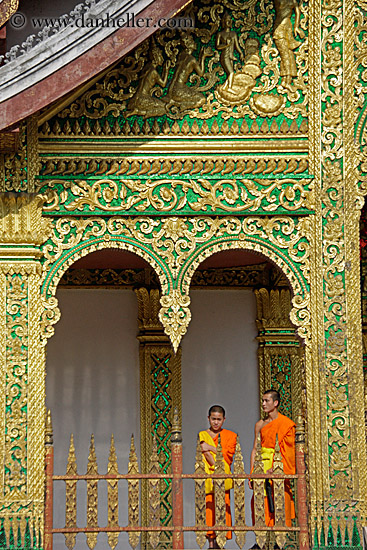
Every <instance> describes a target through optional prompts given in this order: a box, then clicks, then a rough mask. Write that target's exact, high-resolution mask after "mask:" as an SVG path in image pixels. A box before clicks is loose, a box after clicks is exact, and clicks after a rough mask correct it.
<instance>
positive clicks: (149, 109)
mask: <svg viewBox="0 0 367 550" xmlns="http://www.w3.org/2000/svg"><path fill="white" fill-rule="evenodd" d="M149 58H150V61H149V62H148V63H147V65H146V66H145V67H144V69H143V72H142V75H141V79H140V82H139V84H138V87H137V89H136V92H135V93H134V95H133V97H132V98H131V99H130V101H129V104H128V108H127V111H126V117H130V116H132V115H141V116H142V117H143V118H146V117H149V116H161V115H164V114H165V112H166V105H165V103H164V101H162V100H161V99H160V98H159V97H157V93H158V90H159V88H157V85H158V86H160V87H161V89H162V88H164V87H165V86H166V85H167V79H168V70H169V67H170V62H169V61H166V62H165V63H164V60H163V55H162V52H161V51H160V49H159V48H158V47H157V45H156V44H155V41H154V38H152V43H151V49H150V52H149ZM159 66H163V71H162V75H160V74H159V73H158V71H157V67H159ZM161 93H162V92H161Z"/></svg>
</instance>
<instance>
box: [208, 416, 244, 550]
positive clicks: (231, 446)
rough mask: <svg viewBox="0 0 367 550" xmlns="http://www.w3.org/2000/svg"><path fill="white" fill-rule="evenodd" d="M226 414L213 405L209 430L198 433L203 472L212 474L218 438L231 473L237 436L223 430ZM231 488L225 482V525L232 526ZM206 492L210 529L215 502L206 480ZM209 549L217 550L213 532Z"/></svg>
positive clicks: (211, 487)
mask: <svg viewBox="0 0 367 550" xmlns="http://www.w3.org/2000/svg"><path fill="white" fill-rule="evenodd" d="M225 417H226V413H225V411H224V409H223V407H222V406H221V405H213V406H211V407H210V409H209V413H208V420H209V428H208V429H207V430H203V431H201V432H200V433H199V439H200V445H201V451H202V453H203V458H204V465H205V472H206V473H208V474H212V473H213V472H214V465H215V460H216V454H217V446H218V436H219V435H220V441H221V445H222V453H223V461H224V468H225V472H226V474H230V473H231V464H232V461H233V456H234V453H235V451H236V443H237V434H235V433H234V432H231V431H230V430H225V429H224V428H223V424H224V421H225ZM232 487H233V480H232V479H226V481H225V503H226V524H227V525H228V526H231V525H232V520H231V501H230V493H229V492H230V489H232ZM205 492H206V524H207V525H208V526H209V527H211V526H212V525H215V501H214V487H213V481H212V480H211V479H207V480H206V482H205ZM226 536H227V539H231V538H232V532H231V531H228V532H227V535H226ZM207 538H208V540H209V548H219V546H218V543H217V539H216V535H215V532H214V531H208V533H207Z"/></svg>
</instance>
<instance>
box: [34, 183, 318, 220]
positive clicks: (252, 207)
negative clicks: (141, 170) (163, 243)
mask: <svg viewBox="0 0 367 550" xmlns="http://www.w3.org/2000/svg"><path fill="white" fill-rule="evenodd" d="M53 189H54V190H53ZM42 198H43V199H44V200H45V206H44V211H45V212H48V213H59V212H60V213H62V214H67V213H69V212H76V211H81V212H83V213H84V214H85V213H87V212H88V211H90V212H95V211H96V212H97V213H98V212H111V213H123V212H129V213H130V214H132V213H133V212H134V211H135V212H136V213H141V212H149V213H150V212H152V213H155V212H164V213H168V212H173V211H174V212H177V213H181V212H182V213H189V212H192V213H196V212H205V211H209V212H213V213H214V212H215V213H216V212H219V213H227V212H255V211H257V212H261V211H264V212H276V211H285V212H287V211H288V212H294V211H309V210H312V209H313V207H314V199H313V185H312V183H311V182H310V181H309V180H305V179H292V178H284V177H283V178H282V179H274V180H273V179H268V180H267V179H219V180H217V179H214V180H211V179H204V178H196V179H185V180H181V179H178V178H174V179H172V180H171V179H160V178H157V179H150V178H149V179H140V178H139V179H131V180H129V179H120V180H116V179H107V178H106V179H101V180H97V181H91V182H90V181H88V180H80V179H78V180H64V179H63V180H57V179H51V180H49V181H48V189H47V191H46V192H45V194H44V195H42Z"/></svg>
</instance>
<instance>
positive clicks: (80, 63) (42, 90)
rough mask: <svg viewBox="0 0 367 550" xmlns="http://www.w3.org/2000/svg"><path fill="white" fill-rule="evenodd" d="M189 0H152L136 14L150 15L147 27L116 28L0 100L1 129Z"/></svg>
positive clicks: (113, 57) (95, 69)
mask: <svg viewBox="0 0 367 550" xmlns="http://www.w3.org/2000/svg"><path fill="white" fill-rule="evenodd" d="M188 3H190V0H189V2H188V0H155V2H154V3H153V4H151V5H150V6H148V7H147V8H145V10H143V11H142V12H141V13H139V17H151V18H152V20H151V24H150V26H149V27H148V28H137V27H135V28H132V27H129V28H123V29H119V30H118V31H116V32H115V33H113V34H112V35H110V36H109V37H108V38H106V39H105V40H103V41H102V42H100V43H99V44H97V45H96V46H94V48H91V49H90V50H88V51H87V52H85V53H84V54H82V55H81V56H80V57H78V58H77V59H75V60H74V61H72V62H71V63H69V64H68V65H66V66H65V67H63V68H62V69H59V70H58V71H56V72H55V73H53V74H52V75H50V76H48V77H47V78H45V79H43V80H42V81H40V82H38V83H36V84H34V86H31V87H30V88H27V89H26V90H24V91H23V92H21V93H19V94H17V95H16V96H14V97H11V98H9V99H7V100H6V101H4V102H3V103H0V130H2V129H5V128H9V127H11V126H14V125H16V124H17V123H19V122H20V121H21V120H23V119H25V118H26V117H28V116H30V115H32V114H33V113H36V112H37V111H39V110H40V109H42V108H44V107H46V106H47V105H50V104H51V103H53V102H54V101H56V100H58V99H60V98H62V97H63V96H65V95H66V94H68V93H69V92H71V91H72V90H74V89H75V88H77V87H78V86H80V85H81V84H84V83H85V82H87V81H88V80H90V79H92V78H93V77H94V76H96V75H97V74H99V73H100V72H102V71H103V70H105V69H107V68H108V67H109V66H111V65H112V64H113V63H115V62H116V61H118V60H119V59H121V58H122V57H123V56H124V55H126V54H127V53H129V52H130V51H131V50H132V49H133V48H135V47H136V46H138V45H139V44H140V43H141V42H143V41H144V40H145V39H146V38H148V37H149V36H150V35H151V34H153V33H154V31H155V30H157V28H158V25H157V22H158V20H159V19H160V18H161V17H165V18H167V19H168V18H170V17H173V16H174V15H176V14H177V13H178V11H180V10H181V9H182V8H183V7H185V6H186V5H187V4H188ZM154 25H156V27H155V26H154Z"/></svg>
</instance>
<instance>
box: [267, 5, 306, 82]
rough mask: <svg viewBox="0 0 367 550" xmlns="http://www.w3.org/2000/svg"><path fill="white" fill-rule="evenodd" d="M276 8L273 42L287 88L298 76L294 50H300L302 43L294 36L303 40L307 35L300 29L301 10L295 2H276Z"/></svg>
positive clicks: (281, 74)
mask: <svg viewBox="0 0 367 550" xmlns="http://www.w3.org/2000/svg"><path fill="white" fill-rule="evenodd" d="M274 6H275V13H276V16H275V22H274V30H273V40H274V42H275V45H276V47H277V48H278V51H279V55H280V76H281V77H282V84H283V86H285V87H287V86H290V84H291V82H292V79H293V77H295V76H297V65H296V58H295V55H294V51H293V50H295V49H297V48H298V46H299V45H300V42H298V41H297V40H296V39H295V37H294V35H298V36H299V37H300V38H301V39H303V38H304V36H305V33H304V32H303V30H302V29H300V27H299V21H300V9H299V6H298V4H297V2H296V1H295V0H274ZM293 11H294V12H295V14H296V20H295V24H294V34H293V28H292V21H291V17H292V14H293Z"/></svg>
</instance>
